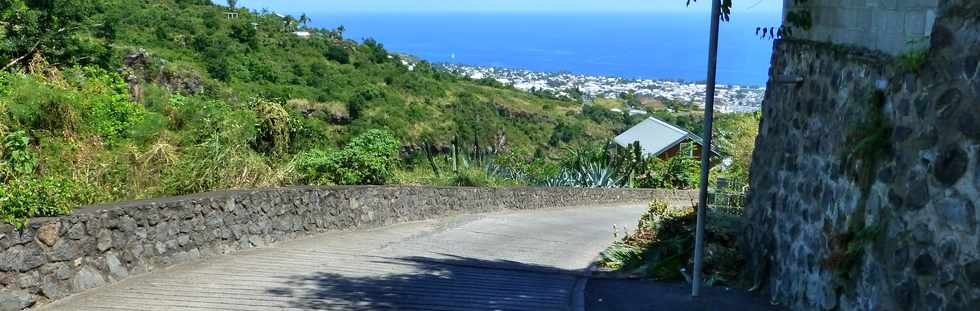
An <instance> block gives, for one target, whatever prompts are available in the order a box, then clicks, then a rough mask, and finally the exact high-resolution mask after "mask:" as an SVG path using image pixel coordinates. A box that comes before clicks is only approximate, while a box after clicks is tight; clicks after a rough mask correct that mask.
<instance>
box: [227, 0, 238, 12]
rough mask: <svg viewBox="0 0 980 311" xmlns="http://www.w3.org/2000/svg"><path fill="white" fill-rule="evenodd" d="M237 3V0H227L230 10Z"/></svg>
mask: <svg viewBox="0 0 980 311" xmlns="http://www.w3.org/2000/svg"><path fill="white" fill-rule="evenodd" d="M237 5H238V0H228V7H229V8H231V9H232V10H234V9H235V7H236V6H237Z"/></svg>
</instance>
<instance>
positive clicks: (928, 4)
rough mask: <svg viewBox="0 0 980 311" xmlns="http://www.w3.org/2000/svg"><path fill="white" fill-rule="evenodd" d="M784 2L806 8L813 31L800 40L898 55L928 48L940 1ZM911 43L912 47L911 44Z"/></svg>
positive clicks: (788, 6)
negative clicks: (920, 48)
mask: <svg viewBox="0 0 980 311" xmlns="http://www.w3.org/2000/svg"><path fill="white" fill-rule="evenodd" d="M797 2H798V0H785V1H784V3H785V4H784V8H785V10H786V11H790V10H794V9H806V10H809V11H810V13H811V17H812V18H813V28H811V29H810V31H797V32H796V33H794V34H793V37H795V38H799V39H806V40H813V41H822V42H831V43H836V44H848V45H856V46H862V47H866V48H870V49H876V50H880V51H883V52H885V53H888V54H892V55H898V54H901V53H904V52H906V51H907V50H909V49H911V48H915V47H922V46H925V45H926V43H927V40H928V36H929V34H930V32H931V31H932V26H933V24H934V22H935V19H936V9H937V6H938V2H939V0H806V1H805V3H803V4H799V3H797ZM910 42H912V44H910Z"/></svg>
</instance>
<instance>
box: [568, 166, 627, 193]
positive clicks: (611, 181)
mask: <svg viewBox="0 0 980 311" xmlns="http://www.w3.org/2000/svg"><path fill="white" fill-rule="evenodd" d="M578 174H579V175H578V177H579V178H578V185H579V186H581V187H587V188H619V187H621V186H622V178H620V177H619V176H616V171H615V170H614V169H613V168H611V167H609V166H606V165H602V164H599V163H594V162H593V163H586V164H585V165H583V166H582V167H581V168H579V171H578Z"/></svg>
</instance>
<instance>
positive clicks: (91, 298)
mask: <svg viewBox="0 0 980 311" xmlns="http://www.w3.org/2000/svg"><path fill="white" fill-rule="evenodd" d="M643 211H644V208H643V207H642V206H639V205H631V206H605V207H590V208H569V209H551V210H535V211H514V212H505V213H494V214H483V215H465V216H457V217H449V218H444V219H438V220H430V221H424V222H416V223H409V224H401V225H395V226H390V227H384V228H380V229H375V230H369V231H356V232H333V233H325V234H320V235H315V236H311V237H308V238H304V239H301V240H295V241H290V242H284V243H280V244H276V245H273V246H270V247H266V248H259V249H252V250H246V251H241V252H237V253H234V254H231V255H227V256H221V257H215V258H209V259H206V260H204V261H200V262H194V263H188V264H183V265H178V266H175V267H171V268H168V269H163V270H159V271H155V272H152V273H149V274H145V275H142V276H137V277H133V278H130V279H127V280H124V281H122V282H120V283H116V284H114V285H110V286H107V287H104V288H99V289H95V290H92V291H88V292H84V293H81V294H78V295H75V296H72V297H69V298H66V299H63V300H60V301H57V302H55V303H53V304H51V305H48V306H45V307H42V308H41V309H42V310H248V311H259V310H447V311H448V310H572V309H573V307H572V306H573V304H574V302H573V300H574V297H573V296H575V295H574V294H573V292H574V288H575V284H576V281H577V280H578V279H579V278H580V277H581V273H582V272H583V271H584V269H585V268H586V267H587V266H588V265H589V264H590V263H591V261H592V260H593V259H594V258H595V256H596V254H597V253H598V252H599V251H600V250H602V249H603V248H604V247H605V246H606V245H608V243H609V242H611V241H612V240H613V234H612V232H613V225H614V224H615V225H617V226H618V227H619V228H622V227H623V226H624V225H626V226H629V227H633V226H635V224H636V221H637V219H639V216H640V214H641V213H642V212H643ZM620 230H622V229H620Z"/></svg>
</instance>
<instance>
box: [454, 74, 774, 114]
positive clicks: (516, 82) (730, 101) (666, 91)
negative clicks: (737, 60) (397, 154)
mask: <svg viewBox="0 0 980 311" xmlns="http://www.w3.org/2000/svg"><path fill="white" fill-rule="evenodd" d="M440 66H442V68H444V69H446V70H448V71H451V72H454V73H456V74H459V75H462V76H465V77H469V78H472V79H476V80H480V79H487V78H489V79H494V80H496V81H498V82H500V83H503V84H505V85H511V86H513V87H515V88H517V89H520V90H525V91H548V92H552V93H554V94H557V95H559V96H571V95H572V93H573V92H572V90H576V89H577V90H578V92H580V93H581V94H583V95H584V97H587V98H586V100H588V99H589V98H596V97H606V98H613V97H617V96H619V95H620V94H623V93H629V92H635V94H636V95H637V96H640V97H650V98H655V99H659V100H670V101H677V102H683V103H691V104H694V105H697V106H699V107H701V108H703V107H704V97H705V94H704V92H705V85H704V83H702V82H685V81H671V80H631V79H625V78H620V77H610V76H592V75H581V74H573V73H568V72H558V73H549V72H536V71H530V70H524V69H509V68H497V67H479V66H471V65H460V64H440ZM765 90H766V89H765V88H764V87H759V86H741V85H718V87H717V92H716V100H715V110H716V111H720V112H752V111H758V110H760V109H761V107H762V98H763V96H764V95H765Z"/></svg>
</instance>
